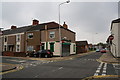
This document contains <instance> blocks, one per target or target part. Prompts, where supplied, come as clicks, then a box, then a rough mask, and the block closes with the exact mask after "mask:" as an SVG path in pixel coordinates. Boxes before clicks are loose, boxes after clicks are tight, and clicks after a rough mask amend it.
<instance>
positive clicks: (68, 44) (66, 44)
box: [62, 43, 71, 45]
mask: <svg viewBox="0 0 120 80" xmlns="http://www.w3.org/2000/svg"><path fill="white" fill-rule="evenodd" d="M62 44H63V45H71V43H62Z"/></svg>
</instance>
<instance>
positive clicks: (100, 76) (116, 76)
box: [82, 75, 120, 80]
mask: <svg viewBox="0 0 120 80" xmlns="http://www.w3.org/2000/svg"><path fill="white" fill-rule="evenodd" d="M119 77H120V75H98V76H90V77H86V78H84V79H82V80H93V79H99V78H103V79H104V78H119Z"/></svg>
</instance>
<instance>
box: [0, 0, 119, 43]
mask: <svg viewBox="0 0 120 80" xmlns="http://www.w3.org/2000/svg"><path fill="white" fill-rule="evenodd" d="M17 1H18V2H15V0H2V2H1V3H0V8H1V13H0V15H1V16H0V24H2V25H0V26H2V28H4V30H6V29H10V26H11V25H16V26H17V27H22V26H27V25H31V24H32V20H33V19H37V20H39V21H40V23H46V22H52V21H55V22H57V23H58V20H59V18H58V5H59V4H60V3H62V2H65V1H66V0H61V1H56V0H49V1H48V0H39V1H38V0H34V2H33V1H32V0H29V2H28V1H26V0H24V1H22V0H17ZM60 11H61V13H60V18H61V19H60V24H61V25H62V24H63V23H64V21H65V22H66V24H67V25H68V28H69V29H70V30H72V31H74V32H76V40H77V41H82V40H87V41H88V43H94V44H95V43H99V42H102V43H105V42H106V40H107V37H108V36H109V35H110V27H111V21H112V20H114V19H117V18H118V0H114V1H113V0H109V1H108V0H103V1H94V0H91V1H87V0H84V2H83V0H74V1H73V0H71V1H70V3H68V4H63V5H61V7H60Z"/></svg>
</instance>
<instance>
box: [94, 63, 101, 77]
mask: <svg viewBox="0 0 120 80" xmlns="http://www.w3.org/2000/svg"><path fill="white" fill-rule="evenodd" d="M102 65H103V62H101V63H100V65H99V67H98V68H97V70H96V72H95V74H94V76H98V74H99V73H100V70H101V69H102Z"/></svg>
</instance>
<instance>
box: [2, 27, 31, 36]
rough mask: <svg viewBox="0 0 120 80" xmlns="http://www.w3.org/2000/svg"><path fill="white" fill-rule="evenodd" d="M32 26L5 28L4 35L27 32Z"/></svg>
mask: <svg viewBox="0 0 120 80" xmlns="http://www.w3.org/2000/svg"><path fill="white" fill-rule="evenodd" d="M30 28H31V26H25V27H20V28H16V29H8V30H4V31H3V35H8V34H15V33H22V32H26V31H27V30H28V29H30Z"/></svg>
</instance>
